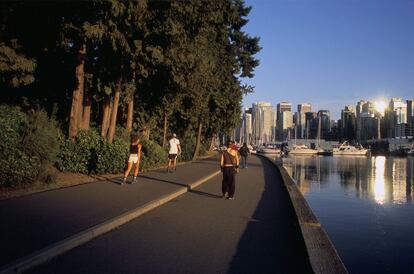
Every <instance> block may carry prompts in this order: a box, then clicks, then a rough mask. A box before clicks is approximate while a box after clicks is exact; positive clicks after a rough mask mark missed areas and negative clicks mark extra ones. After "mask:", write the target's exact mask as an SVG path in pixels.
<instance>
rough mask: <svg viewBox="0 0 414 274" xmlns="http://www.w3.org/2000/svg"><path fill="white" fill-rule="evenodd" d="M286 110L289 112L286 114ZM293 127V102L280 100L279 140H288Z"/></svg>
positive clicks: (278, 105) (278, 110)
mask: <svg viewBox="0 0 414 274" xmlns="http://www.w3.org/2000/svg"><path fill="white" fill-rule="evenodd" d="M284 112H287V113H286V114H284ZM291 128H293V114H292V104H291V103H289V102H280V103H278V104H277V139H278V140H279V141H284V140H286V138H288V135H289V130H290V129H291Z"/></svg>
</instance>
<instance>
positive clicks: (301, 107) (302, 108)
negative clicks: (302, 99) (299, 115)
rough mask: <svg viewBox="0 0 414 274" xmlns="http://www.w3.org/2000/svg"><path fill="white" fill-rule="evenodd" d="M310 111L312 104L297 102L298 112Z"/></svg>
mask: <svg viewBox="0 0 414 274" xmlns="http://www.w3.org/2000/svg"><path fill="white" fill-rule="evenodd" d="M311 111H312V105H311V104H309V103H302V104H298V112H303V113H306V112H311Z"/></svg>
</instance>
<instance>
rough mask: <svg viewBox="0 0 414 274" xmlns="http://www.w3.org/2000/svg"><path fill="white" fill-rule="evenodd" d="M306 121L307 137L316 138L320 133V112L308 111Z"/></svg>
mask: <svg viewBox="0 0 414 274" xmlns="http://www.w3.org/2000/svg"><path fill="white" fill-rule="evenodd" d="M305 121H306V125H305V127H306V132H305V139H316V137H317V135H318V122H319V121H318V114H317V113H316V112H306V113H305Z"/></svg>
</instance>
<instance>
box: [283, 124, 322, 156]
mask: <svg viewBox="0 0 414 274" xmlns="http://www.w3.org/2000/svg"><path fill="white" fill-rule="evenodd" d="M319 152H321V151H320V150H319V149H313V148H309V147H308V146H306V145H303V144H301V145H297V144H296V125H295V144H294V145H293V148H292V149H291V150H289V154H292V155H317V154H318V153H319Z"/></svg>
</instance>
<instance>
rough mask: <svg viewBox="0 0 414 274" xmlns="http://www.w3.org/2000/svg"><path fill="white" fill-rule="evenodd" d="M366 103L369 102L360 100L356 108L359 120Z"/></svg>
mask: <svg viewBox="0 0 414 274" xmlns="http://www.w3.org/2000/svg"><path fill="white" fill-rule="evenodd" d="M366 103H367V101H365V100H360V101H359V102H358V103H357V105H356V108H355V110H356V112H355V116H356V118H358V117H359V116H360V115H361V113H362V112H363V108H364V105H365V104H366Z"/></svg>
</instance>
